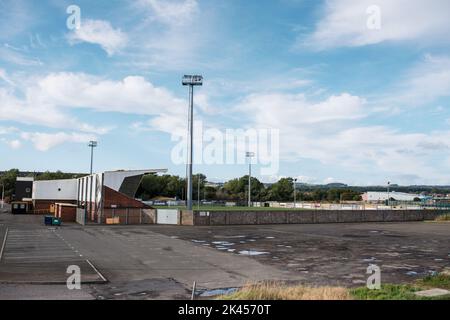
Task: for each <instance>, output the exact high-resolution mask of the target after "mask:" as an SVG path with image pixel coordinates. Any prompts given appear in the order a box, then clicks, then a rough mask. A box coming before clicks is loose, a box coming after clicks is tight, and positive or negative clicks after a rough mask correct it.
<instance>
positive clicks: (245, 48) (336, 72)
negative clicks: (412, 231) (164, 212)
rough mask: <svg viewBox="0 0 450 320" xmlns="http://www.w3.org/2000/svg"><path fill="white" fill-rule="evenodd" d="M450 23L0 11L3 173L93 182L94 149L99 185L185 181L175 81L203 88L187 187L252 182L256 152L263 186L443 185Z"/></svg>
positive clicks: (207, 1)
mask: <svg viewBox="0 0 450 320" xmlns="http://www.w3.org/2000/svg"><path fill="white" fill-rule="evenodd" d="M374 3H376V4H374ZM448 12H450V2H449V1H448V0H395V1H392V0H377V1H373V0H369V1H366V0H328V1H315V0H314V1H313V0H246V1H244V0H227V1H219V0H215V1H211V0H165V1H162V0H136V1H121V0H96V1H75V0H70V1H64V0H62V1H61V0H59V1H56V0H47V1H37V0H27V1H25V0H0V170H4V169H9V168H19V169H21V170H24V171H25V170H26V171H28V170H34V171H46V170H50V171H53V170H62V171H70V172H88V171H89V165H90V150H89V148H88V142H89V141H90V140H96V141H98V147H97V148H96V149H95V153H94V171H98V172H100V171H104V170H115V169H150V168H167V169H168V173H170V174H176V175H181V176H184V174H185V172H186V171H185V170H186V169H185V165H184V163H183V161H184V160H183V159H186V155H185V146H186V140H185V139H186V130H187V115H188V89H187V87H183V86H182V85H181V78H182V76H183V75H184V74H201V75H203V77H204V83H203V86H201V87H196V88H195V90H194V92H195V93H194V119H195V127H196V133H195V135H194V137H195V141H194V146H195V149H194V157H196V158H195V159H194V172H202V173H204V174H206V175H207V176H208V179H209V180H210V181H226V180H228V179H231V178H235V177H239V176H243V175H245V174H247V172H248V165H247V162H246V161H245V158H244V159H242V157H241V158H240V160H238V158H239V156H237V154H240V155H242V154H244V153H245V152H246V151H251V152H255V157H254V158H253V160H252V163H253V164H252V174H253V175H254V176H256V177H258V178H259V179H260V180H262V181H264V182H274V181H277V180H278V179H279V178H281V177H288V176H289V177H295V178H297V179H298V181H299V182H305V183H331V182H342V183H347V184H352V185H385V184H386V183H387V181H391V183H396V184H404V185H406V184H408V185H409V184H430V185H439V184H442V185H448V184H450V36H449V33H448V31H449V30H450V19H449V18H448ZM78 13H79V14H78ZM198 128H202V131H201V132H200V131H199V129H198ZM233 130H234V131H233ZM202 132H203V133H202ZM229 132H235V135H234V136H233V135H228V134H227V133H229ZM254 134H256V135H257V139H256V140H255V139H253V138H252V137H254ZM208 137H209V138H208ZM242 137H250V138H248V140H245V141H247V142H246V144H238V143H236V144H235V145H234V144H233V142H235V140H236V139H239V138H242ZM265 137H266V138H265ZM267 137H269V138H267ZM208 139H210V140H208ZM208 142H209V144H208ZM208 146H209V147H208ZM183 148H184V149H183ZM208 148H209V149H208ZM233 150H234V152H235V153H236V158H233V157H232V156H230V158H229V159H228V156H229V155H230V154H231V153H232V151H233ZM264 150H266V152H264ZM202 152H205V153H206V155H203V156H199V155H200V154H202ZM208 154H209V157H208V156H207V155H208ZM180 159H181V160H183V161H180ZM220 159H223V161H220ZM268 168H269V169H270V170H268ZM264 169H266V170H264Z"/></svg>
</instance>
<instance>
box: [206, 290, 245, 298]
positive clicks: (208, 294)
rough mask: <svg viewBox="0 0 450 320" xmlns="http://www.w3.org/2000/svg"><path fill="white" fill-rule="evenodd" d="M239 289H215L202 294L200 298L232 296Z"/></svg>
mask: <svg viewBox="0 0 450 320" xmlns="http://www.w3.org/2000/svg"><path fill="white" fill-rule="evenodd" d="M237 290H238V288H227V289H214V290H206V291H203V292H202V293H200V295H199V296H200V297H215V296H221V295H227V294H232V293H234V292H236V291H237Z"/></svg>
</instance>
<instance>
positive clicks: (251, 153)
mask: <svg viewBox="0 0 450 320" xmlns="http://www.w3.org/2000/svg"><path fill="white" fill-rule="evenodd" d="M245 156H246V157H247V158H248V159H249V160H248V206H249V207H251V206H252V184H251V182H252V158H253V157H254V156H255V153H254V152H246V153H245Z"/></svg>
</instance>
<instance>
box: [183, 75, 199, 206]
mask: <svg viewBox="0 0 450 320" xmlns="http://www.w3.org/2000/svg"><path fill="white" fill-rule="evenodd" d="M181 83H182V84H183V86H189V115H188V150H187V151H188V159H187V164H186V166H187V170H186V171H187V172H186V182H187V188H186V195H187V196H186V199H187V203H186V205H187V209H188V210H192V159H193V144H194V120H193V117H194V86H201V85H203V76H200V75H184V76H183V78H182V80H181Z"/></svg>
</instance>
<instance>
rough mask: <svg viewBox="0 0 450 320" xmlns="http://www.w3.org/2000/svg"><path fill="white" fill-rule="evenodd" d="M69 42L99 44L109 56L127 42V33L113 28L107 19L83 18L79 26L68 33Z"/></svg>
mask: <svg viewBox="0 0 450 320" xmlns="http://www.w3.org/2000/svg"><path fill="white" fill-rule="evenodd" d="M68 39H69V42H70V43H71V44H73V43H77V42H88V43H93V44H98V45H100V46H101V47H102V48H103V50H105V51H106V53H107V54H108V55H109V56H112V55H113V54H115V53H117V52H118V51H120V50H121V49H122V48H123V47H124V46H125V45H126V43H127V35H126V34H125V33H124V32H122V31H121V30H120V29H114V28H113V27H112V26H111V24H110V23H109V22H108V21H104V20H90V19H83V20H82V23H81V27H80V28H79V29H75V30H74V31H73V32H71V33H69V34H68Z"/></svg>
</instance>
